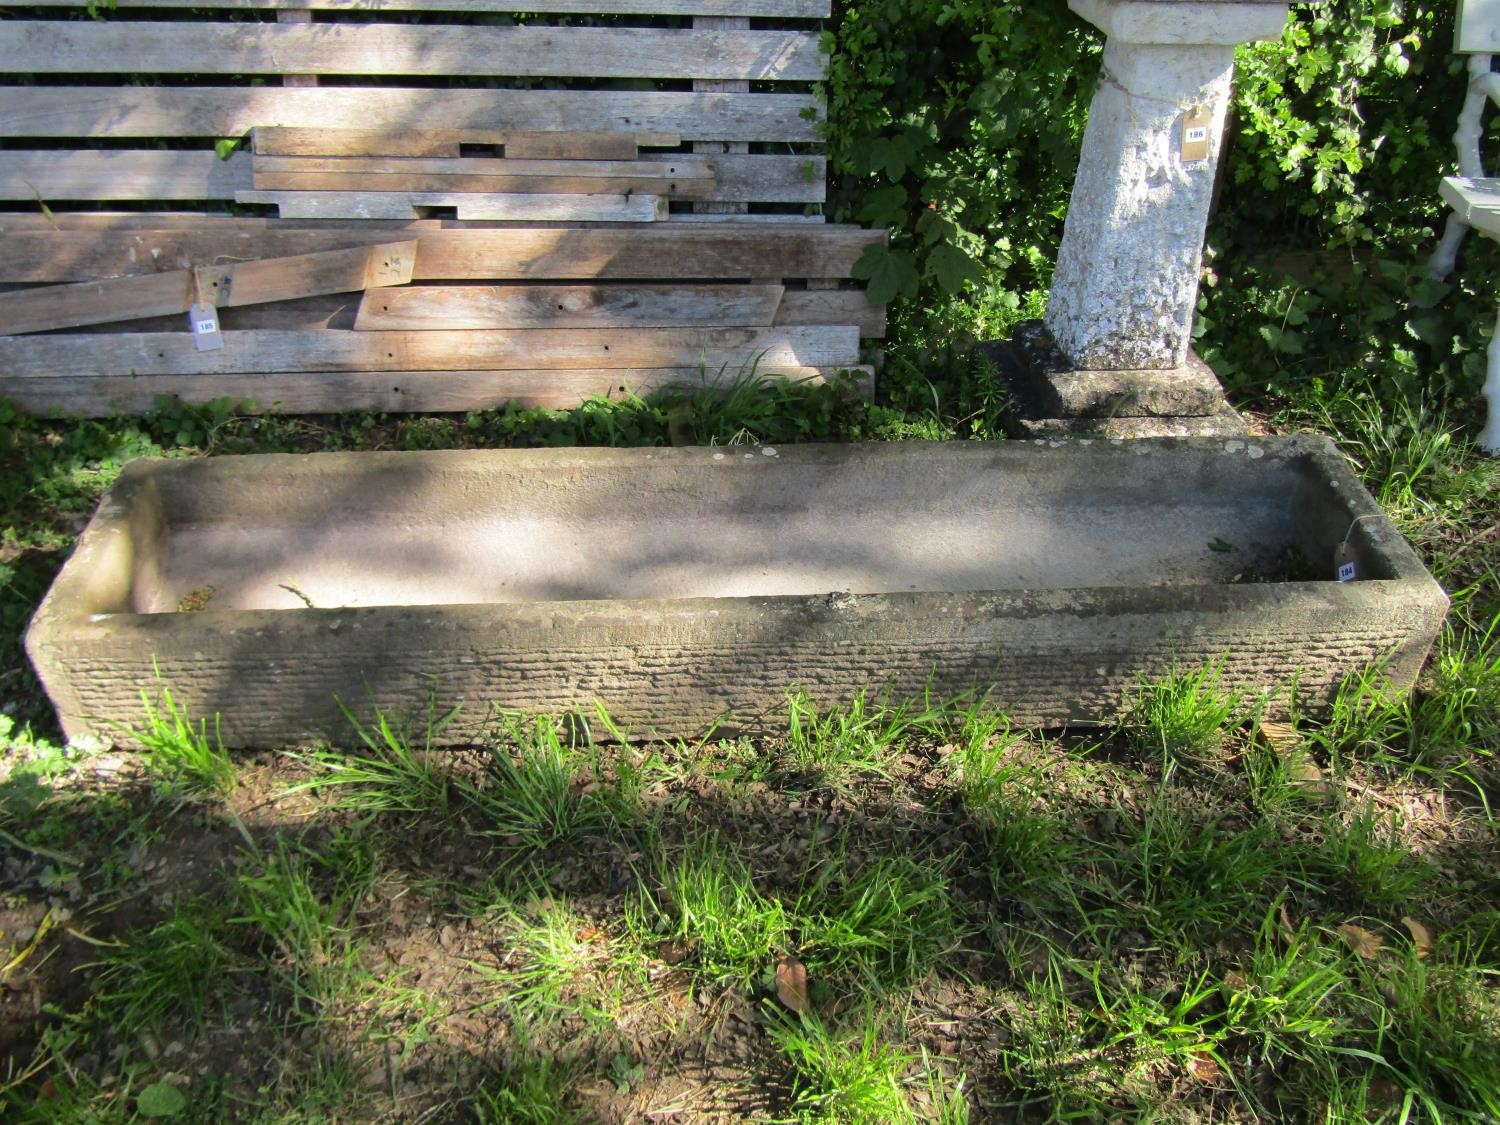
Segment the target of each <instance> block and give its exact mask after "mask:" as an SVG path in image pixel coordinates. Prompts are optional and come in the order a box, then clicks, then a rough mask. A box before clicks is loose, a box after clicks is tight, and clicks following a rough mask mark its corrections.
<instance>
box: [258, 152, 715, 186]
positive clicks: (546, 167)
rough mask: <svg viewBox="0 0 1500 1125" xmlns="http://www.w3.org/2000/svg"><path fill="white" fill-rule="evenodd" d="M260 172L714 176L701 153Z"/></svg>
mask: <svg viewBox="0 0 1500 1125" xmlns="http://www.w3.org/2000/svg"><path fill="white" fill-rule="evenodd" d="M250 167H251V170H252V171H253V172H255V174H257V175H260V174H263V173H282V174H310V173H323V174H327V175H332V174H343V175H361V176H418V175H421V176H433V177H442V178H443V179H444V180H446V179H447V178H448V177H450V176H457V177H466V176H492V177H495V178H498V179H504V178H509V177H514V178H520V179H555V178H572V179H589V180H609V179H620V178H634V179H640V180H650V181H652V182H656V181H659V180H660V181H665V180H708V179H712V178H713V175H714V165H713V163H712V162H711V161H709V160H707V159H704V158H703V157H698V156H675V157H664V158H661V159H657V160H636V159H634V158H631V159H630V160H550V159H549V160H532V159H526V158H514V159H512V158H511V157H509V156H506V157H493V156H463V157H457V158H429V157H405V156H260V155H256V156H252V157H251V158H250Z"/></svg>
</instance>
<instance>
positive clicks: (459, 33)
mask: <svg viewBox="0 0 1500 1125" xmlns="http://www.w3.org/2000/svg"><path fill="white" fill-rule="evenodd" d="M0 71H9V72H20V73H28V74H79V73H94V74H277V75H279V74H357V75H369V74H380V75H387V74H405V75H424V76H433V77H444V78H452V77H456V76H467V75H490V74H505V75H511V76H515V77H538V78H540V77H554V78H574V77H576V78H669V79H670V78H677V79H689V78H718V79H749V80H752V81H761V82H766V81H796V82H816V81H819V80H820V79H822V78H823V74H824V56H823V55H822V54H821V52H820V50H819V46H818V36H817V35H816V33H814V32H809V31H699V30H688V29H680V28H639V27H567V28H557V27H544V26H528V27H488V26H482V25H480V26H462V27H456V26H451V25H446V24H385V23H252V22H235V23H228V22H217V21H216V22H200V21H197V20H193V21H182V20H179V21H172V22H160V23H155V22H140V23H137V22H130V23H120V22H116V21H109V20H105V21H93V20H89V21H81V20H69V21H57V20H15V21H12V22H9V23H7V24H6V25H5V34H4V35H3V36H0Z"/></svg>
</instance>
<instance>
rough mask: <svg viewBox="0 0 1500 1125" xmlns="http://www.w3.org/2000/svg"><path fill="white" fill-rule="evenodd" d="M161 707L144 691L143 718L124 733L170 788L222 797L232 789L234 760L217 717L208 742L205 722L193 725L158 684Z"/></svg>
mask: <svg viewBox="0 0 1500 1125" xmlns="http://www.w3.org/2000/svg"><path fill="white" fill-rule="evenodd" d="M160 690H161V707H160V710H158V709H157V704H156V703H154V702H153V701H152V699H151V697H150V696H149V695H148V694H146V692H145V691H144V690H143V691H142V692H141V706H142V708H143V710H144V711H145V715H146V721H145V723H144V724H142V725H141V726H139V727H136V728H135V729H133V730H131V731H129V732H127V733H128V736H129V737H130V738H132V739H133V740H134V741H136V742H139V743H140V744H141V746H142V747H144V748H145V751H146V756H145V760H146V764H147V768H148V769H150V771H151V772H152V773H154V774H156V775H157V776H159V777H160V778H162V779H163V780H164V781H165V782H166V783H167V784H168V785H169V786H170V787H172V788H174V789H177V790H180V791H181V792H184V793H190V794H204V795H208V796H214V797H217V796H222V795H224V794H225V793H228V792H229V791H230V790H231V789H233V788H234V785H235V780H236V774H235V768H234V762H233V760H231V758H230V757H229V751H227V750H225V749H224V743H223V742H222V741H221V740H220V738H219V716H218V715H215V716H214V733H213V740H212V741H209V736H208V721H207V720H206V719H200V720H199V721H198V725H197V726H196V727H195V726H194V725H193V720H192V718H191V717H190V716H189V715H188V710H187V707H186V706H185V705H182V704H179V703H178V702H177V701H176V699H174V698H173V696H172V690H171V689H170V688H168V687H167V686H165V685H162V686H161V689H160Z"/></svg>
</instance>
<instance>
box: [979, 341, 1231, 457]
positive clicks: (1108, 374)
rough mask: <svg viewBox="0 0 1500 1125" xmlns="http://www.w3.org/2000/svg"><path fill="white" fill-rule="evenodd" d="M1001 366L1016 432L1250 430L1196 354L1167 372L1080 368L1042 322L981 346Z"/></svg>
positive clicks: (1008, 421) (1011, 429)
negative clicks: (1069, 359) (1075, 365)
mask: <svg viewBox="0 0 1500 1125" xmlns="http://www.w3.org/2000/svg"><path fill="white" fill-rule="evenodd" d="M975 352H976V354H977V355H978V356H980V357H981V358H983V359H986V360H988V361H989V362H990V363H992V364H994V366H995V369H996V372H997V374H998V376H999V378H1000V379H1001V381H1002V383H1003V384H1004V385H1005V388H1006V391H1007V393H1008V395H1009V398H1010V409H1009V410H1008V411H1007V412H1006V414H1005V417H1004V419H1003V420H1004V424H1005V428H1006V431H1007V432H1008V433H1009V434H1010V435H1011V436H1012V437H1048V436H1054V435H1058V434H1097V435H1099V436H1101V437H1110V438H1129V437H1217V436H1232V435H1235V434H1243V433H1245V431H1246V427H1245V421H1244V419H1243V418H1241V417H1240V415H1239V413H1238V412H1237V411H1236V410H1235V409H1234V407H1232V406H1230V405H1229V402H1228V401H1227V400H1226V399H1225V397H1224V391H1223V388H1222V387H1220V386H1219V381H1218V379H1217V378H1216V377H1215V376H1214V373H1213V372H1212V371H1211V370H1210V369H1209V367H1208V364H1206V363H1204V362H1203V361H1202V360H1201V359H1199V358H1198V356H1197V355H1195V354H1194V353H1193V352H1192V351H1189V352H1188V356H1187V361H1186V362H1185V363H1184V364H1183V365H1182V366H1181V367H1173V368H1167V369H1164V370H1129V371H1100V370H1092V369H1089V370H1079V369H1077V368H1075V367H1073V365H1072V364H1071V363H1069V362H1068V358H1067V356H1066V355H1065V354H1064V353H1063V351H1062V349H1060V348H1059V347H1058V346H1057V344H1056V343H1055V342H1054V341H1053V339H1052V334H1051V333H1050V332H1048V331H1047V328H1046V326H1045V325H1044V324H1043V323H1042V322H1041V321H1039V320H1028V321H1025V322H1023V323H1021V324H1020V325H1018V326H1017V327H1016V334H1015V336H1014V337H1013V338H1012V339H1010V340H991V341H987V342H985V343H982V344H979V345H978V346H977V347H976V348H975Z"/></svg>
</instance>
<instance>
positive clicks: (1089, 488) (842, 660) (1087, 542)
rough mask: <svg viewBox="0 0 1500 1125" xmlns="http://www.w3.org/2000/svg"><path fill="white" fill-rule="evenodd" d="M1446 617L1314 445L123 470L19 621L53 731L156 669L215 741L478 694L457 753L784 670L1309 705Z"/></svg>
mask: <svg viewBox="0 0 1500 1125" xmlns="http://www.w3.org/2000/svg"><path fill="white" fill-rule="evenodd" d="M1346 537H1347V539H1348V554H1349V556H1350V557H1351V559H1352V561H1353V563H1354V566H1355V568H1356V572H1357V577H1356V579H1355V580H1354V581H1349V582H1340V581H1338V580H1336V576H1335V569H1336V568H1335V552H1336V550H1337V549H1338V547H1339V544H1340V543H1341V541H1343V540H1345V539H1346ZM1446 606H1447V599H1446V598H1445V597H1444V595H1443V592H1442V591H1441V590H1440V589H1439V588H1438V586H1437V585H1436V583H1434V581H1433V580H1432V578H1431V577H1430V576H1429V575H1428V574H1427V572H1426V571H1425V570H1424V569H1423V567H1422V565H1421V563H1420V561H1419V560H1418V559H1417V557H1416V555H1415V554H1414V553H1413V551H1412V550H1411V549H1410V547H1408V545H1407V544H1406V543H1405V542H1404V541H1403V540H1402V538H1401V536H1400V535H1399V534H1398V533H1397V532H1396V530H1395V529H1394V528H1393V527H1392V526H1391V525H1390V523H1389V522H1388V521H1387V520H1386V519H1385V517H1384V516H1383V515H1382V514H1381V513H1380V511H1379V509H1378V508H1377V506H1376V505H1375V504H1374V502H1373V501H1372V500H1371V499H1370V497H1369V496H1368V495H1367V494H1366V493H1365V491H1364V490H1363V489H1362V488H1361V486H1360V484H1359V483H1358V481H1357V480H1356V478H1355V477H1354V476H1353V474H1352V473H1351V472H1350V471H1349V470H1348V468H1347V467H1346V465H1345V463H1344V460H1343V458H1342V457H1340V456H1339V454H1338V453H1337V451H1336V450H1335V449H1334V447H1333V446H1332V444H1331V443H1329V442H1328V441H1326V440H1325V439H1321V438H1303V437H1297V438H1281V439H1267V438H1254V439H1233V440H1224V439H1192V440H1167V441H1160V442H1150V441H1139V442H1123V443H1122V442H1115V443H1111V442H1108V441H1103V440H1099V441H1092V442H1088V441H1068V442H1064V441H1049V442H1038V443H1035V444H1033V443H1023V442H1001V443H995V444H981V443H972V444H969V443H958V444H944V445H938V444H912V443H908V444H900V445H863V446H796V447H779V448H774V449H773V448H771V447H769V446H751V447H742V446H736V447H728V448H718V449H709V448H693V449H637V450H605V449H562V450H526V451H460V452H431V453H427V452H423V453H354V454H312V455H287V456H281V455H263V456H256V457H223V458H214V459H209V460H198V461H182V460H143V461H136V462H133V463H132V464H130V465H129V466H128V467H127V468H126V469H125V471H124V473H123V474H122V475H121V477H120V479H119V481H118V482H117V483H116V484H115V486H114V487H113V488H112V489H111V490H110V491H109V493H108V495H107V496H106V497H105V498H104V500H103V501H102V503H101V505H100V508H99V511H98V512H97V513H96V515H95V516H94V518H93V521H92V522H91V523H90V524H89V526H88V528H87V529H86V530H85V532H84V533H83V536H82V538H81V539H80V541H79V544H78V548H77V550H76V552H75V553H74V555H73V557H72V559H71V560H70V561H69V562H68V563H67V565H66V566H65V567H64V568H63V571H62V573H61V574H60V575H59V576H58V579H57V581H56V583H55V584H54V585H53V588H52V590H51V591H50V592H49V594H48V595H47V598H46V600H45V601H44V602H43V604H42V606H41V608H40V610H39V611H38V613H37V615H36V618H35V620H34V621H33V622H32V625H31V628H30V630H29V632H28V634H27V641H26V643H27V649H28V651H29V653H30V655H31V658H32V661H33V662H34V664H35V666H36V668H37V671H38V673H39V674H40V676H41V678H42V681H43V682H44V684H45V685H46V688H47V690H48V692H49V693H50V695H51V697H52V699H53V701H54V702H55V704H56V706H57V708H58V711H59V713H60V715H61V718H62V723H63V726H64V728H65V730H66V731H67V733H68V734H69V735H72V736H77V735H82V734H85V733H88V732H91V731H92V732H94V733H99V734H102V735H104V736H106V737H115V738H118V737H119V732H118V727H117V725H116V724H122V723H123V724H130V723H134V722H138V721H139V719H140V717H141V714H142V705H141V692H142V689H145V690H146V691H147V692H149V693H152V694H153V695H154V694H155V691H156V689H157V687H158V683H159V684H160V685H165V686H168V687H170V688H171V690H172V692H173V695H174V697H175V698H176V699H177V700H178V701H179V702H181V703H183V704H185V705H186V706H187V707H188V708H189V710H190V711H191V713H192V714H193V716H194V717H205V718H207V717H211V716H213V715H215V714H217V715H218V716H219V717H220V721H221V724H222V732H223V738H224V741H225V743H226V744H228V745H231V746H241V747H256V746H280V745H288V744H294V743H299V742H304V741H307V740H311V739H332V740H336V741H347V739H348V737H349V735H350V730H349V726H348V723H347V720H346V719H345V718H344V717H343V715H342V714H341V712H340V709H339V705H338V701H339V700H342V701H344V703H345V704H346V705H348V706H349V707H350V708H351V709H352V710H353V711H355V712H356V713H359V714H361V715H365V716H368V715H369V714H370V713H371V709H372V706H377V705H378V706H379V707H380V708H382V709H384V710H385V712H386V713H387V714H391V715H393V716H395V717H397V718H400V717H403V716H420V715H425V714H426V713H427V708H428V705H429V701H430V700H433V699H435V701H436V704H437V707H438V708H439V709H440V711H441V710H446V709H448V708H449V707H451V706H452V705H454V704H458V703H462V705H463V706H462V709H461V711H460V712H459V715H458V717H457V719H456V720H455V721H454V722H453V723H452V724H451V725H449V726H448V727H447V728H446V729H445V730H444V731H443V732H442V734H441V736H440V739H441V740H442V741H447V742H458V741H464V740H469V739H472V738H473V737H475V736H476V734H478V733H479V732H481V731H483V730H484V729H486V728H487V727H488V726H489V725H490V724H491V723H492V722H493V719H494V715H495V710H496V708H504V709H507V710H517V711H525V712H563V711H568V710H572V709H585V710H588V709H591V708H592V706H593V704H594V703H595V701H598V702H601V703H603V704H604V705H605V706H606V707H607V708H608V709H609V711H610V712H611V714H612V715H613V716H614V717H615V719H616V720H617V721H618V722H619V723H620V724H621V725H622V726H624V727H626V728H627V729H629V730H630V731H632V732H633V733H635V734H641V735H645V734H674V735H690V734H694V733H698V732H701V731H704V730H706V729H707V728H709V727H710V726H711V725H713V724H714V723H715V722H716V721H719V720H725V721H727V722H728V723H731V724H733V725H734V726H737V727H740V728H742V729H744V728H752V727H756V726H760V725H768V726H775V725H776V724H777V723H778V722H779V721H781V720H782V718H783V716H784V714H785V698H786V693H787V690H788V688H789V687H790V686H791V685H800V686H802V687H804V688H805V689H806V690H807V691H808V692H809V693H810V694H811V695H812V696H813V698H814V699H815V700H817V701H819V702H820V703H834V702H838V701H846V700H847V699H848V698H849V697H850V695H851V694H852V693H854V692H855V691H857V690H859V689H862V688H864V689H870V690H872V691H875V692H882V691H884V690H886V689H889V690H890V691H891V692H892V693H893V695H894V696H895V697H897V698H912V697H920V696H921V695H922V694H923V693H924V692H927V691H930V692H932V693H934V694H935V695H936V696H937V697H944V696H950V695H957V694H959V693H963V692H970V691H977V692H979V693H981V694H984V693H987V694H988V696H989V698H990V700H991V701H992V702H993V703H995V704H998V705H1000V706H1003V707H1005V708H1007V709H1009V710H1010V712H1011V713H1012V714H1013V715H1014V716H1015V718H1016V719H1017V720H1018V721H1020V722H1024V723H1028V724H1031V723H1035V724H1056V723H1063V722H1067V721H1075V720H1104V719H1108V718H1110V717H1112V716H1114V715H1116V714H1118V713H1119V711H1120V709H1121V708H1122V706H1123V705H1124V704H1125V701H1126V698H1127V696H1128V695H1129V694H1130V693H1132V692H1133V691H1134V690H1135V688H1136V687H1137V685H1138V684H1139V682H1140V678H1141V677H1157V676H1161V675H1163V674H1165V673H1167V672H1168V671H1169V670H1171V669H1172V668H1173V667H1174V665H1175V666H1177V667H1179V668H1188V667H1197V666H1201V665H1203V664H1204V663H1205V662H1208V661H1214V660H1219V659H1221V658H1222V660H1223V661H1224V666H1223V673H1222V674H1223V678H1224V680H1225V681H1226V682H1228V683H1230V684H1233V685H1236V686H1238V687H1243V688H1245V689H1248V690H1253V691H1256V692H1261V691H1267V692H1271V691H1275V692H1280V693H1281V697H1282V698H1283V699H1284V697H1285V690H1286V689H1287V687H1288V685H1290V684H1291V683H1292V682H1293V681H1295V682H1296V685H1297V689H1296V690H1297V692H1298V695H1299V699H1300V700H1301V701H1302V702H1303V703H1304V705H1308V706H1314V707H1315V706H1316V705H1317V704H1318V703H1319V702H1321V701H1324V700H1326V698H1327V695H1328V693H1329V691H1330V690H1331V688H1332V687H1333V686H1334V685H1335V684H1336V683H1337V682H1338V681H1339V680H1340V679H1341V678H1342V677H1344V676H1346V675H1347V674H1349V673H1350V672H1353V671H1355V670H1356V669H1361V668H1366V667H1368V666H1371V665H1382V666H1383V667H1384V670H1385V673H1386V675H1387V676H1388V677H1389V679H1390V682H1391V685H1392V688H1393V689H1394V690H1405V689H1406V688H1408V687H1409V686H1410V684H1411V682H1412V680H1413V678H1414V677H1415V675H1416V673H1417V670H1418V668H1419V666H1420V663H1421V661H1422V659H1423V656H1424V654H1425V652H1426V651H1427V648H1428V646H1429V644H1430V643H1431V641H1432V640H1433V638H1434V636H1435V634H1436V632H1437V629H1438V627H1439V625H1440V623H1441V621H1442V618H1443V614H1444V612H1445V610H1446ZM153 668H158V669H159V670H160V681H159V682H158V681H157V679H156V677H155V675H154V672H153Z"/></svg>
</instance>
